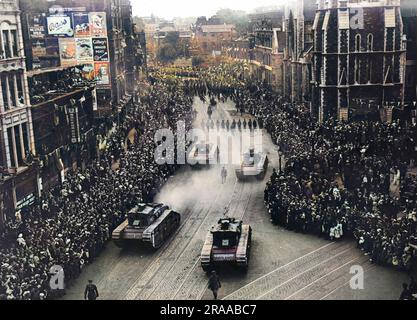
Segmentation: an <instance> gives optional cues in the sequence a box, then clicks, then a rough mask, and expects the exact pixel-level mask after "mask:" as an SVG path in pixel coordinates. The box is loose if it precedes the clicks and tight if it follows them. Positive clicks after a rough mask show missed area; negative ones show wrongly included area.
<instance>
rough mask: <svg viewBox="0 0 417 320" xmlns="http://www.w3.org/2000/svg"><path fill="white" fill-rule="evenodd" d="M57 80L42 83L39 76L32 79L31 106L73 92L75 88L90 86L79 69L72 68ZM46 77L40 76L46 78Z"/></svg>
mask: <svg viewBox="0 0 417 320" xmlns="http://www.w3.org/2000/svg"><path fill="white" fill-rule="evenodd" d="M56 75H57V76H56V77H57V78H55V79H49V81H44V80H42V81H40V80H39V79H37V77H38V76H37V75H35V76H33V77H32V78H31V79H30V86H29V93H30V100H31V104H33V105H36V104H39V103H42V102H45V101H48V100H50V99H51V98H54V97H55V96H56V95H57V94H63V93H67V92H71V91H73V90H74V88H79V87H85V86H88V85H89V84H90V82H89V81H88V80H86V78H85V77H84V76H83V75H82V73H81V70H79V69H78V68H76V67H74V68H70V69H67V70H65V71H62V72H59V73H57V74H56ZM44 76H45V75H39V77H44Z"/></svg>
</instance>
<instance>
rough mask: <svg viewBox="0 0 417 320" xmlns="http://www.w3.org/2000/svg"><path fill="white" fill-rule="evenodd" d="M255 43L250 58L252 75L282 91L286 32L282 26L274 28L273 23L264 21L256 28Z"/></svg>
mask: <svg viewBox="0 0 417 320" xmlns="http://www.w3.org/2000/svg"><path fill="white" fill-rule="evenodd" d="M253 43H254V46H253V48H252V50H251V52H250V59H249V72H250V75H251V76H252V77H253V78H254V79H256V80H258V81H261V82H263V83H265V84H266V85H268V86H270V87H271V88H272V89H273V90H274V91H276V92H278V93H282V85H283V57H284V48H285V34H284V33H283V32H282V29H281V27H275V28H274V27H273V26H272V23H270V22H268V21H266V20H264V21H262V22H261V23H259V24H258V25H257V26H256V27H255V29H254V34H253Z"/></svg>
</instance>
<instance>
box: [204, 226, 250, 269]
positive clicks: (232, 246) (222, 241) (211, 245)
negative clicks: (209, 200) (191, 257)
mask: <svg viewBox="0 0 417 320" xmlns="http://www.w3.org/2000/svg"><path fill="white" fill-rule="evenodd" d="M251 242H252V228H251V226H250V225H247V224H243V222H242V221H241V220H236V219H235V218H223V219H220V220H219V221H218V223H217V225H215V226H213V227H212V229H211V231H210V232H209V234H208V235H207V238H206V241H205V243H204V246H203V249H202V250H201V256H200V257H201V266H202V268H203V270H204V271H205V272H210V271H212V270H213V269H214V268H215V267H216V266H219V265H234V266H237V267H238V268H240V269H241V270H244V271H246V270H247V268H248V264H249V257H250V248H251Z"/></svg>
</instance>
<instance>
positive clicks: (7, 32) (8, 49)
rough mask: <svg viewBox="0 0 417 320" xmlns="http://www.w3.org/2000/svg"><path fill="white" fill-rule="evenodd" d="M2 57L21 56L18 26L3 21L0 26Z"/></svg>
mask: <svg viewBox="0 0 417 320" xmlns="http://www.w3.org/2000/svg"><path fill="white" fill-rule="evenodd" d="M0 29H1V32H0V37H1V39H0V42H1V45H0V52H1V54H0V58H1V59H10V58H15V57H18V56H19V49H18V34H17V30H16V26H11V25H10V24H9V23H7V22H3V23H2V24H1V26H0Z"/></svg>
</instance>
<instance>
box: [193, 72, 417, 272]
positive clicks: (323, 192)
mask: <svg viewBox="0 0 417 320" xmlns="http://www.w3.org/2000/svg"><path fill="white" fill-rule="evenodd" d="M242 72H243V68H242V67H239V66H220V67H219V68H215V69H214V70H206V71H204V72H203V76H202V77H201V78H202V79H203V80H201V81H190V83H189V89H188V90H190V91H192V92H194V94H196V95H199V96H200V97H201V98H202V99H204V96H206V95H209V96H214V97H216V98H217V99H228V98H230V99H232V100H233V101H234V102H235V104H236V108H237V111H238V112H241V113H243V112H247V113H250V114H252V115H254V116H255V117H256V119H257V122H258V123H259V126H262V127H265V128H266V129H267V130H268V132H269V133H270V134H271V136H272V139H273V141H274V142H275V143H276V144H277V145H278V146H279V150H280V151H279V153H280V157H281V156H282V157H283V158H285V159H286V166H285V170H282V171H274V173H273V175H272V177H271V180H270V181H269V182H268V184H267V188H266V190H265V203H266V206H267V207H268V209H269V212H270V214H271V219H272V221H273V222H274V223H276V224H279V225H281V226H284V227H286V228H288V229H291V230H295V231H297V232H305V233H313V234H316V235H318V236H322V237H326V238H329V239H331V240H338V239H340V238H342V237H343V236H346V235H351V236H353V237H354V238H355V239H356V241H357V245H358V247H359V248H360V249H361V250H363V251H364V252H365V254H366V255H369V256H370V260H371V261H372V262H375V263H379V264H384V265H391V266H395V267H398V268H401V269H405V270H410V269H411V268H412V266H413V265H415V264H416V261H415V260H416V257H415V250H416V249H417V208H416V204H417V202H416V200H417V194H416V190H417V178H416V177H415V176H413V175H412V174H410V172H409V169H410V168H412V165H413V164H414V161H413V159H414V158H415V156H416V150H415V147H416V142H417V128H416V127H415V126H411V125H409V124H405V123H402V122H400V121H394V122H393V123H391V124H388V123H381V122H371V121H362V122H341V121H337V120H335V119H330V120H328V121H326V122H324V123H322V124H320V123H318V122H317V121H316V120H314V119H312V118H311V115H310V111H309V109H308V108H307V107H305V106H304V105H302V104H300V105H296V104H292V103H288V102H286V101H285V100H284V99H283V98H282V97H280V96H278V95H276V94H274V93H273V92H272V91H271V90H270V89H269V88H268V87H267V86H265V85H264V84H261V83H257V82H255V81H253V80H252V81H250V82H247V83H245V84H244V83H243V82H242V80H241V79H242ZM209 125H210V127H211V128H213V127H214V125H213V123H212V122H211V123H210V124H209Z"/></svg>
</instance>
